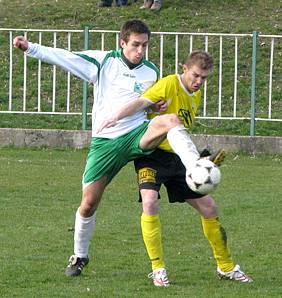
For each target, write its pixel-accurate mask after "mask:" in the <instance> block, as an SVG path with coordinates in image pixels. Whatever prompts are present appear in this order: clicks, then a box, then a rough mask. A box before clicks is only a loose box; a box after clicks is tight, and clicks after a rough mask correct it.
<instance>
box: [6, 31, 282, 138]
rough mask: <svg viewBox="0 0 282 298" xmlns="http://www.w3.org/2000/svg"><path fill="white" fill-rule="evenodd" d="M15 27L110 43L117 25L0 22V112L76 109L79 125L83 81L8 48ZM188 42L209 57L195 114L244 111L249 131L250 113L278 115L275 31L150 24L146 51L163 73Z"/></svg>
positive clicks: (43, 38) (85, 108)
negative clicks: (166, 28) (209, 70)
mask: <svg viewBox="0 0 282 298" xmlns="http://www.w3.org/2000/svg"><path fill="white" fill-rule="evenodd" d="M19 34H21V35H24V36H25V37H27V38H28V39H29V40H31V41H33V42H37V43H39V44H44V45H47V46H52V47H60V48H66V49H68V50H73V51H81V50H84V49H88V48H94V49H101V50H110V49H114V48H116V49H117V48H118V47H119V32H118V31H112V30H89V29H88V28H87V27H86V28H85V30H34V29H5V28H0V67H1V69H2V71H1V73H0V114H1V113H2V114H3V113H11V114H13V113H23V114H51V115H82V117H83V127H84V128H85V119H86V116H87V115H89V114H90V113H91V106H92V99H90V97H89V98H88V93H89V92H88V88H89V86H87V84H86V83H83V84H82V83H81V82H80V81H79V80H76V79H75V78H73V76H72V75H71V74H70V73H62V72H61V70H59V69H57V67H56V66H46V65H45V63H42V62H41V61H37V60H35V59H32V58H28V57H27V56H26V54H24V53H22V52H21V51H17V50H14V49H13V46H12V41H13V38H14V37H15V36H16V35H19ZM193 49H204V50H206V51H209V52H210V53H211V54H212V56H213V57H214V61H215V65H214V71H213V74H212V75H211V76H210V77H209V79H208V80H207V81H206V82H205V84H204V87H203V105H202V108H201V110H200V113H199V115H198V118H200V119H220V120H242V119H247V120H250V134H251V135H254V134H255V123H256V122H257V121H266V122H282V104H281V92H282V35H262V34H258V33H256V32H253V33H251V34H224V33H184V32H153V33H152V37H151V41H150V45H149V47H148V49H147V51H146V58H147V59H150V60H151V61H153V62H154V63H155V64H156V65H157V66H158V67H159V69H160V75H161V77H162V76H165V75H168V74H169V73H179V72H181V62H183V61H184V60H185V58H186V56H187V54H188V53H189V52H191V51H192V50H193ZM32 60H33V61H32Z"/></svg>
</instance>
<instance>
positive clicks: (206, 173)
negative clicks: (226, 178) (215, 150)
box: [186, 158, 221, 195]
mask: <svg viewBox="0 0 282 298" xmlns="http://www.w3.org/2000/svg"><path fill="white" fill-rule="evenodd" d="M220 179H221V174H220V170H219V168H218V167H217V166H216V165H215V164H214V163H213V162H212V161H210V160H207V159H203V158H202V159H199V160H198V161H197V162H196V165H195V167H194V168H193V169H192V170H191V172H190V173H187V174H186V182H187V184H188V186H189V188H190V189H192V190H193V191H195V192H197V193H200V194H203V195H205V194H208V193H210V192H212V191H213V190H214V189H215V188H216V187H217V185H218V184H219V183H220Z"/></svg>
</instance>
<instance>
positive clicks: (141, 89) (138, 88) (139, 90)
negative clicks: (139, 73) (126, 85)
mask: <svg viewBox="0 0 282 298" xmlns="http://www.w3.org/2000/svg"><path fill="white" fill-rule="evenodd" d="M144 91H145V86H144V85H143V84H141V83H138V82H135V84H134V92H136V93H139V94H141V93H143V92H144Z"/></svg>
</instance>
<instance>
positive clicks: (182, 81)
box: [179, 74, 193, 94]
mask: <svg viewBox="0 0 282 298" xmlns="http://www.w3.org/2000/svg"><path fill="white" fill-rule="evenodd" d="M183 76H184V74H181V75H179V77H180V81H181V83H182V85H183V87H184V88H185V89H186V91H187V92H188V93H189V94H193V92H192V91H190V90H189V89H188V87H187V84H186V83H185V80H184V78H183Z"/></svg>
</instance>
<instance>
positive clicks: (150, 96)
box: [141, 79, 169, 103]
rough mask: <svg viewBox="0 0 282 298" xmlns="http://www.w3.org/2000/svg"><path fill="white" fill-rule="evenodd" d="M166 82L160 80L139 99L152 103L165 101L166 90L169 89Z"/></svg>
mask: <svg viewBox="0 0 282 298" xmlns="http://www.w3.org/2000/svg"><path fill="white" fill-rule="evenodd" d="M166 81H167V80H165V79H160V80H159V81H158V82H157V83H155V84H154V85H153V86H152V87H150V88H149V89H148V90H146V91H145V92H144V93H143V94H142V95H141V98H143V99H146V100H149V101H151V102H153V103H156V102H158V101H160V100H164V101H166V100H167V96H166V90H167V88H169V85H168V84H167V83H166Z"/></svg>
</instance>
